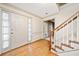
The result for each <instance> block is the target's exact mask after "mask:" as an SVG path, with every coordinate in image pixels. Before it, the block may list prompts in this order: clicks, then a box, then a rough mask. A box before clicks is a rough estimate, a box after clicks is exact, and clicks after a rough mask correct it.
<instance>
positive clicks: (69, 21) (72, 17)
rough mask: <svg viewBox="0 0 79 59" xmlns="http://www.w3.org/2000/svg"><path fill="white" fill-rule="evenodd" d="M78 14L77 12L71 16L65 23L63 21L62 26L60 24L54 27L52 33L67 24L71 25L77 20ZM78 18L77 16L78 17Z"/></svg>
mask: <svg viewBox="0 0 79 59" xmlns="http://www.w3.org/2000/svg"><path fill="white" fill-rule="evenodd" d="M78 13H79V11H77V12H76V13H75V14H73V15H72V16H71V17H70V18H68V19H67V20H66V21H64V22H63V23H62V24H60V25H59V26H58V27H56V28H55V29H54V31H58V30H60V29H61V28H63V27H65V26H66V25H68V24H69V23H71V22H72V21H73V20H75V19H76V18H77V14H78ZM75 15H76V16H75ZM78 16H79V15H78Z"/></svg>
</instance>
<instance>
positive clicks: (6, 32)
mask: <svg viewBox="0 0 79 59" xmlns="http://www.w3.org/2000/svg"><path fill="white" fill-rule="evenodd" d="M1 16H2V19H1V20H2V45H1V50H2V52H4V51H6V50H9V49H10V47H11V38H10V14H9V12H6V11H1Z"/></svg>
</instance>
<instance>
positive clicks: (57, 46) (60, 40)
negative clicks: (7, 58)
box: [50, 11, 79, 55]
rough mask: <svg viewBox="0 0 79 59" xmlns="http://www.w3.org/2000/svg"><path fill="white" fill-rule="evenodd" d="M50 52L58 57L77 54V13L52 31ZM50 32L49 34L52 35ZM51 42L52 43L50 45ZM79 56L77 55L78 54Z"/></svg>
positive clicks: (78, 37)
mask: <svg viewBox="0 0 79 59" xmlns="http://www.w3.org/2000/svg"><path fill="white" fill-rule="evenodd" d="M53 32H54V37H53V38H52V37H51V35H50V38H51V51H54V52H55V53H57V54H58V55H68V53H69V52H70V53H69V54H70V55H72V54H73V55H74V53H75V52H74V51H76V53H75V54H78V52H79V11H78V12H76V13H75V14H73V15H72V16H71V17H70V18H69V19H67V20H66V21H65V22H63V23H62V24H60V25H59V26H58V27H57V28H55V29H54V31H53ZM53 32H51V33H53ZM52 42H53V43H52ZM78 55H79V54H78Z"/></svg>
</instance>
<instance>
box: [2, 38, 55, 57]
mask: <svg viewBox="0 0 79 59" xmlns="http://www.w3.org/2000/svg"><path fill="white" fill-rule="evenodd" d="M49 46H50V42H49V41H47V40H45V39H41V40H38V41H36V42H34V43H31V44H28V45H24V46H22V47H20V48H17V49H13V50H12V51H9V52H7V53H4V54H2V56H56V54H55V53H52V52H51V51H50V50H49Z"/></svg>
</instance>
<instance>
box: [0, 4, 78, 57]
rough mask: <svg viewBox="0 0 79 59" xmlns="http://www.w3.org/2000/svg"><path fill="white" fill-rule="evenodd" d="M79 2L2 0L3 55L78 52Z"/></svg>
mask: <svg viewBox="0 0 79 59" xmlns="http://www.w3.org/2000/svg"><path fill="white" fill-rule="evenodd" d="M78 52H79V3H45V4H44V3H0V56H72V55H73V56H79V53H78Z"/></svg>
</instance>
